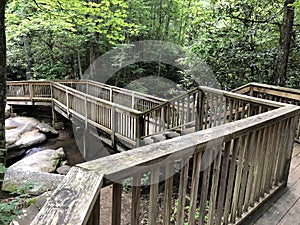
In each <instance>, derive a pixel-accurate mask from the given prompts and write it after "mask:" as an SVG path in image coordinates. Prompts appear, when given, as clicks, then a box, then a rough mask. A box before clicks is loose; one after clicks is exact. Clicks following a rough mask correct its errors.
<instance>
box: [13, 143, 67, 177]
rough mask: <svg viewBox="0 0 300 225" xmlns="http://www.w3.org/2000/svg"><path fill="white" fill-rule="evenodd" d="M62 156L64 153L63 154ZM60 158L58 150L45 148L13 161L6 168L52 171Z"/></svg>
mask: <svg viewBox="0 0 300 225" xmlns="http://www.w3.org/2000/svg"><path fill="white" fill-rule="evenodd" d="M63 156H64V155H63ZM61 158H62V154H61V152H59V151H56V150H52V149H47V150H43V151H40V152H36V153H34V154H32V155H30V156H28V157H26V158H23V159H21V160H20V161H18V162H16V163H14V164H13V165H11V166H10V167H9V168H8V171H9V170H10V169H14V170H17V169H19V170H23V171H34V172H46V173H51V172H54V171H55V169H56V168H57V166H58V165H59V162H60V160H61Z"/></svg>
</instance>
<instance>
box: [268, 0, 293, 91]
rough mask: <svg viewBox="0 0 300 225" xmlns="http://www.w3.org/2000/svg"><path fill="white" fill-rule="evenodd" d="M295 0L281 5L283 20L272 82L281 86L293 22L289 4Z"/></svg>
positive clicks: (283, 82) (285, 72) (286, 63)
mask: <svg viewBox="0 0 300 225" xmlns="http://www.w3.org/2000/svg"><path fill="white" fill-rule="evenodd" d="M294 2H295V0H286V1H285V2H284V6H283V20H282V27H281V30H280V38H279V45H278V53H277V58H276V61H275V69H274V73H273V83H275V84H277V85H280V86H283V85H284V84H285V81H286V79H287V65H288V58H289V52H290V43H291V37H292V31H293V23H294V8H293V7H292V6H290V4H293V3H294Z"/></svg>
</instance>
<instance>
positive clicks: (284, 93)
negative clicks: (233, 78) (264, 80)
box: [253, 87, 300, 101]
mask: <svg viewBox="0 0 300 225" xmlns="http://www.w3.org/2000/svg"><path fill="white" fill-rule="evenodd" d="M276 89H277V90H275V89H269V88H261V87H253V90H254V91H257V92H261V93H265V94H270V95H275V96H278V97H284V98H289V99H294V100H298V101H300V93H291V92H288V91H292V90H296V89H292V88H291V89H284V90H278V88H277V87H276Z"/></svg>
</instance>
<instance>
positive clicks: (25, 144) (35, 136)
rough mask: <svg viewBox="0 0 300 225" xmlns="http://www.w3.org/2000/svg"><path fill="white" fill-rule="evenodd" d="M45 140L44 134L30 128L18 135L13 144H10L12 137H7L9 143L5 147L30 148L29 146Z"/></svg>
mask: <svg viewBox="0 0 300 225" xmlns="http://www.w3.org/2000/svg"><path fill="white" fill-rule="evenodd" d="M46 140H47V137H46V135H45V134H43V133H40V132H39V130H32V131H27V132H25V133H23V134H22V135H19V136H18V138H17V140H16V141H15V140H13V141H15V142H14V143H13V144H11V143H12V142H11V141H12V139H9V141H10V142H9V143H10V144H8V146H7V148H8V150H9V149H22V148H30V147H31V146H34V145H38V144H41V143H43V142H44V141H46Z"/></svg>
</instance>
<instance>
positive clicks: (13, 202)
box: [0, 163, 35, 225]
mask: <svg viewBox="0 0 300 225" xmlns="http://www.w3.org/2000/svg"><path fill="white" fill-rule="evenodd" d="M5 171H6V168H5V166H4V165H3V164H1V163H0V173H5ZM33 187H34V184H33V183H32V182H26V183H25V184H24V185H23V186H21V187H18V188H16V189H15V191H13V192H12V193H11V195H12V197H10V198H8V199H2V200H1V199H0V224H3V225H6V224H7V225H8V224H10V222H11V221H12V220H14V219H15V218H17V216H18V215H19V214H20V213H21V210H22V208H26V207H28V206H29V205H30V204H32V203H34V202H35V199H34V198H31V197H30V195H28V194H26V193H27V192H28V190H30V189H32V188H33Z"/></svg>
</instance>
